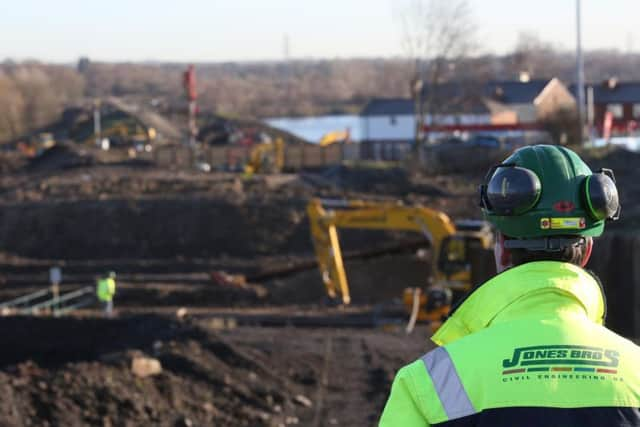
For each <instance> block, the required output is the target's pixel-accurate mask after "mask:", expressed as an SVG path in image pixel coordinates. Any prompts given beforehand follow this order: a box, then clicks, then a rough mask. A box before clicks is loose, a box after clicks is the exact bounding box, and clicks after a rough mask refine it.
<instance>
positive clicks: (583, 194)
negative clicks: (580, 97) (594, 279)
mask: <svg viewBox="0 0 640 427" xmlns="http://www.w3.org/2000/svg"><path fill="white" fill-rule="evenodd" d="M480 205H481V207H482V210H483V212H484V214H485V217H486V218H487V220H488V221H490V222H491V223H492V224H493V225H494V227H495V228H496V230H497V234H498V238H497V239H496V264H497V266H498V269H499V270H500V271H501V270H504V269H505V268H508V267H509V266H516V265H520V264H524V263H527V262H533V261H563V262H571V263H573V264H576V265H580V266H584V265H585V264H586V263H587V261H588V260H589V256H590V255H591V248H592V245H593V240H592V237H594V236H599V235H601V234H602V232H603V231H604V223H605V221H606V220H615V219H618V217H619V215H620V204H619V201H618V191H617V189H616V185H615V178H614V176H613V172H612V171H610V170H607V169H603V170H600V171H598V172H596V173H593V172H592V171H591V169H589V167H588V166H587V165H586V164H585V163H584V162H583V161H582V159H580V157H579V156H578V155H577V154H576V153H574V152H573V151H571V150H569V149H567V148H565V147H561V146H552V145H533V146H527V147H523V148H520V149H519V150H517V151H516V152H514V153H513V154H512V155H511V156H509V157H508V158H507V159H506V160H505V161H504V162H503V163H501V164H499V165H497V166H494V167H493V168H491V170H490V171H489V172H488V173H487V176H486V178H485V182H484V184H483V185H481V186H480Z"/></svg>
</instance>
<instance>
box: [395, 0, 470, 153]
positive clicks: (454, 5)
mask: <svg viewBox="0 0 640 427" xmlns="http://www.w3.org/2000/svg"><path fill="white" fill-rule="evenodd" d="M401 19H402V27H403V31H404V34H403V47H404V50H405V53H406V54H407V55H408V57H409V58H410V59H411V62H412V80H411V89H412V93H413V96H414V99H415V102H416V149H418V148H419V145H421V144H422V142H423V135H422V129H423V127H424V123H425V116H429V117H431V118H433V117H434V116H435V115H436V114H437V113H438V111H437V110H438V109H439V107H440V106H441V105H436V103H435V102H434V96H432V95H431V94H432V93H433V90H431V89H433V88H434V87H435V86H436V85H438V84H441V83H443V82H445V81H447V80H448V78H449V76H451V75H453V74H455V72H456V70H455V68H456V66H457V64H458V63H459V62H460V60H461V59H462V58H464V57H466V56H468V55H469V54H471V53H472V51H473V49H474V47H475V46H474V43H473V40H474V36H475V32H476V27H475V24H474V21H473V18H472V14H471V9H470V6H469V2H468V1H467V0H411V1H410V3H408V4H406V7H405V9H404V10H403V11H402V13H401ZM425 85H427V90H426V91H425Z"/></svg>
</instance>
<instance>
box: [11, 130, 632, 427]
mask: <svg viewBox="0 0 640 427" xmlns="http://www.w3.org/2000/svg"><path fill="white" fill-rule="evenodd" d="M265 132H267V131H265ZM285 137H286V135H285V136H281V138H282V140H283V141H284V142H283V144H284V148H283V149H284V154H283V156H288V157H287V158H282V159H280V160H278V159H277V157H278V150H277V149H275V145H274V149H271V150H269V151H268V153H267V155H265V156H258V158H259V161H258V160H255V158H256V156H255V155H254V156H252V152H250V151H246V152H245V154H246V156H245V157H242V156H240V155H238V156H235V155H233V153H231V154H229V152H228V151H229V150H230V148H229V147H223V149H224V150H227V151H226V152H225V155H223V156H222V158H223V159H224V162H229V161H230V159H231V160H232V161H233V165H231V164H225V167H224V168H221V167H213V166H214V164H215V163H214V162H213V161H212V159H214V158H216V156H220V154H219V153H218V154H216V153H213V152H211V151H208V150H207V149H205V148H202V146H201V147H200V148H198V147H192V146H188V145H184V144H178V145H173V146H172V145H171V144H167V145H165V146H161V145H160V144H158V145H157V146H155V147H154V149H153V150H152V151H150V152H145V150H142V152H136V154H135V155H132V152H131V150H130V149H129V148H127V147H121V148H112V149H110V150H104V149H103V148H101V147H96V146H95V145H94V144H77V143H57V144H54V145H52V146H50V147H46V148H43V149H42V150H40V151H39V152H38V154H35V153H31V155H28V154H29V153H28V152H26V151H24V150H22V151H20V150H17V151H6V152H4V153H2V163H1V164H2V175H1V176H0V199H1V204H2V209H0V242H2V247H1V255H0V301H2V304H1V305H0V309H1V310H2V314H3V316H2V317H0V324H1V326H2V330H3V331H4V334H3V336H4V339H5V345H4V346H3V349H4V350H3V352H2V355H1V356H0V387H1V390H2V391H3V395H4V398H3V399H2V403H1V405H2V410H1V413H2V424H4V425H85V424H86V425H104V426H111V425H171V426H173V425H175V426H191V425H239V426H240V425H246V426H258V425H264V426H284V425H309V426H332V425H349V426H356V425H358V426H359V425H363V426H364V425H374V424H376V422H377V419H378V417H379V414H380V413H381V411H382V408H383V406H384V403H385V400H386V398H387V395H388V393H389V390H390V386H391V382H392V381H393V377H394V375H395V372H396V371H397V369H399V368H400V367H401V366H402V365H404V364H406V363H408V362H410V361H412V360H415V359H416V358H418V357H419V356H420V355H422V354H424V353H425V352H426V351H427V350H429V349H430V348H432V347H433V344H432V343H430V341H429V340H428V338H429V336H430V335H431V333H432V331H433V330H434V327H437V324H438V321H439V320H441V318H442V315H443V312H442V311H438V308H439V307H438V306H436V307H433V306H431V307H428V306H427V305H425V304H424V303H425V301H424V300H423V301H421V302H420V303H418V304H416V303H414V300H413V298H416V297H417V298H418V300H419V299H420V298H421V297H422V298H424V297H425V296H426V297H427V298H429V297H432V298H433V297H434V295H430V294H429V293H428V289H429V287H430V286H431V285H433V284H434V283H440V282H443V281H444V282H447V281H448V283H450V284H451V285H452V286H451V288H452V289H453V290H454V296H456V295H457V297H459V296H460V295H463V294H464V293H465V292H468V291H469V290H470V289H471V288H472V287H473V286H475V285H478V284H479V283H481V282H482V281H484V280H486V279H487V278H489V277H491V276H492V275H493V274H495V270H494V268H495V267H494V263H493V257H492V255H493V252H492V242H491V238H492V234H491V232H490V231H488V230H485V229H483V226H482V225H481V223H479V222H478V220H481V219H482V216H481V213H480V210H479V208H478V207H477V204H478V200H477V194H476V188H477V184H478V183H480V182H481V181H482V177H483V174H484V171H485V170H486V168H488V167H489V166H490V165H491V162H492V161H493V160H492V159H491V156H488V157H487V160H486V162H487V164H486V165H480V166H479V167H477V168H475V169H474V168H469V169H468V170H467V171H465V172H464V173H460V172H451V173H437V174H433V173H415V172H411V171H410V169H409V168H407V167H406V166H405V165H402V164H399V163H396V164H389V163H377V164H372V163H366V162H354V161H350V160H349V159H348V158H345V157H344V153H345V152H347V151H348V150H349V147H345V146H344V144H342V143H340V144H332V145H330V146H329V147H317V146H309V147H307V148H306V150H309V151H308V154H307V155H306V157H307V159H309V158H311V159H313V162H316V163H315V164H309V165H306V164H304V163H301V160H300V155H299V154H298V151H300V150H301V148H300V144H306V143H304V142H300V141H295V140H293V141H291V142H289V141H287V140H285V139H284V138H285ZM275 138H278V135H274V139H275ZM338 148H339V150H338ZM304 149H305V148H302V150H304ZM287 150H290V152H289V154H288V155H287V154H286V153H287ZM296 150H298V151H296ZM313 150H327V151H326V152H324V153H322V154H320V155H318V154H317V152H315V151H313ZM328 150H334V151H335V152H333V154H332V152H329V151H328ZM338 152H339V153H341V154H340V155H337V154H336V153H338ZM25 153H26V154H25ZM158 153H160V154H158ZM292 153H293V154H292ZM499 155H504V153H500V154H499ZM584 156H585V157H586V158H587V159H588V162H589V163H590V166H591V167H592V168H594V169H595V168H598V167H601V166H607V167H610V168H613V169H615V171H616V174H617V177H618V182H619V188H620V193H621V195H620V198H621V203H622V205H623V206H624V216H623V219H622V220H621V221H619V222H618V223H616V224H615V226H614V227H610V229H609V231H608V232H607V233H606V234H605V237H603V238H601V239H598V241H597V242H596V245H595V249H594V252H595V253H594V257H593V262H592V263H591V264H592V265H590V266H589V267H590V268H592V269H594V270H595V271H596V272H597V273H598V274H599V275H600V277H601V278H602V281H603V283H604V285H605V289H606V291H607V296H608V301H609V302H608V304H609V313H610V315H609V326H610V327H612V328H613V329H615V330H616V331H618V332H620V333H622V334H624V335H625V336H628V337H631V338H635V337H638V336H639V335H640V315H639V314H638V313H639V312H640V311H639V310H638V304H639V303H640V295H639V291H638V289H637V286H635V283H637V281H638V280H639V279H638V274H639V271H638V266H639V265H640V263H639V262H638V257H640V252H639V249H638V248H639V247H640V246H639V245H638V242H640V240H639V239H638V236H637V234H634V233H632V232H630V230H633V229H635V228H636V227H637V223H638V220H640V204H639V203H638V200H640V198H639V195H638V194H636V192H637V190H636V188H637V187H636V186H635V185H634V182H635V179H637V178H638V169H637V168H636V166H635V165H637V162H638V158H637V157H638V155H637V154H634V153H630V152H627V151H624V150H621V149H615V148H604V149H597V150H591V151H586V152H585V153H584ZM267 157H269V159H267ZM303 157H304V156H303ZM180 159H181V160H180ZM292 159H293V160H292ZM319 159H324V160H322V161H321V160H319ZM252 161H253V162H254V163H252ZM236 163H237V164H236ZM266 164H269V165H270V169H269V170H261V168H262V167H263V166H264V165H266ZM247 165H249V166H251V167H252V169H251V170H247V168H246V166H247ZM292 165H295V166H292ZM248 172H249V173H248ZM327 212H330V213H331V212H332V213H331V214H327ZM379 217H385V218H387V220H380V218H379ZM471 220H474V221H471ZM336 231H337V232H338V234H336ZM338 236H339V237H338ZM334 238H336V239H338V238H339V243H337V240H335V241H334V240H332V239H334ZM456 242H465V243H464V245H463V248H466V249H462V252H460V246H459V245H456V244H455V243H456ZM474 248H475V249H477V251H476V253H477V255H474V256H473V257H472V256H471V255H468V254H465V251H468V252H472V250H473V249H474ZM336 253H338V255H339V257H338V258H339V264H337V263H336ZM614 254H615V255H614ZM436 261H437V262H436ZM448 263H449V264H448ZM461 266H462V267H461ZM469 266H470V267H471V268H469ZM53 270H57V271H53ZM107 271H114V272H116V273H117V292H116V295H115V297H114V305H115V307H114V312H113V313H112V315H110V316H107V317H105V314H104V313H103V311H102V307H101V306H100V305H99V303H98V301H97V300H96V297H95V281H96V278H97V277H98V276H101V275H103V274H105V272H107ZM345 274H346V275H345ZM54 276H56V277H54ZM347 280H348V284H347ZM53 282H56V283H55V284H54V283H53ZM54 285H55V290H54V289H53V287H54ZM407 289H408V290H407ZM415 289H421V290H422V292H423V293H422V294H420V293H419V294H417V296H416V294H415ZM412 305H414V307H413V308H414V309H415V308H418V311H416V312H414V313H412V310H411V307H412ZM411 323H413V325H411V326H413V330H412V332H411V333H410V334H408V333H407V326H408V325H409V324H411Z"/></svg>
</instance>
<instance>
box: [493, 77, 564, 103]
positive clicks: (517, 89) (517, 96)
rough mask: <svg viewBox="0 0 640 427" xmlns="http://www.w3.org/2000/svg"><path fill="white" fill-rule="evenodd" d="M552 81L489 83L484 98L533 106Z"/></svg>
mask: <svg viewBox="0 0 640 427" xmlns="http://www.w3.org/2000/svg"><path fill="white" fill-rule="evenodd" d="M550 81H551V80H550V79H545V80H531V81H530V82H527V83H523V82H519V81H510V82H489V83H487V84H486V86H485V88H484V96H486V97H487V98H491V99H493V100H495V101H498V102H501V103H503V104H507V105H508V104H531V103H532V102H533V100H534V99H536V98H537V97H538V95H540V93H541V92H542V91H543V90H544V88H545V87H546V86H547V85H548V84H549V82H550Z"/></svg>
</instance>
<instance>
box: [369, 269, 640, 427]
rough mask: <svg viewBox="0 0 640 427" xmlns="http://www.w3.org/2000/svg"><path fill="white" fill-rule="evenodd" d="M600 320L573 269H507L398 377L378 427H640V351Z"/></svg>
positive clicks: (597, 301) (591, 287)
mask: <svg viewBox="0 0 640 427" xmlns="http://www.w3.org/2000/svg"><path fill="white" fill-rule="evenodd" d="M614 309H615V307H614ZM604 314H605V303H604V296H603V294H602V291H601V289H600V286H599V284H598V282H597V281H596V280H595V279H594V278H593V277H592V276H591V275H590V274H589V273H587V272H586V271H584V270H582V269H581V268H579V267H576V266H574V265H572V264H567V263H561V262H552V261H544V262H534V263H528V264H524V265H521V266H519V267H515V268H512V269H509V270H507V271H505V272H503V273H502V274H500V275H498V276H496V277H494V278H493V279H491V280H490V281H488V282H487V283H485V284H484V285H482V286H481V287H479V288H478V289H477V290H476V291H475V292H473V293H472V294H471V295H470V296H469V297H468V298H467V300H466V301H465V302H464V303H463V304H462V305H461V306H460V307H459V308H458V310H456V311H455V312H454V313H453V315H452V316H451V317H450V318H449V319H448V320H447V321H446V322H445V323H444V324H443V325H442V327H441V328H440V329H439V330H438V332H437V333H436V334H435V335H434V336H433V337H432V340H433V341H434V342H435V343H436V344H439V345H441V346H442V347H438V348H436V349H435V350H433V351H431V352H429V353H427V354H426V355H425V356H423V357H422V358H421V359H419V360H417V361H415V362H413V363H412V364H410V365H408V366H405V367H404V368H402V369H401V370H400V371H399V372H398V374H397V376H396V379H395V381H394V383H393V387H392V390H391V394H390V396H389V400H388V401H387V404H386V407H385V409H384V412H383V414H382V418H381V420H380V425H381V426H383V427H387V426H404V427H414V426H415V427H418V426H420V427H424V426H432V425H441V426H516V425H517V426H596V425H608V426H640V412H639V411H638V408H640V369H638V367H639V366H640V348H639V347H638V346H636V345H635V344H633V343H632V342H631V341H628V340H626V339H624V338H622V337H620V336H618V335H616V334H615V333H613V332H611V331H609V330H608V329H606V328H604V327H603V326H602V324H603V320H604Z"/></svg>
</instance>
